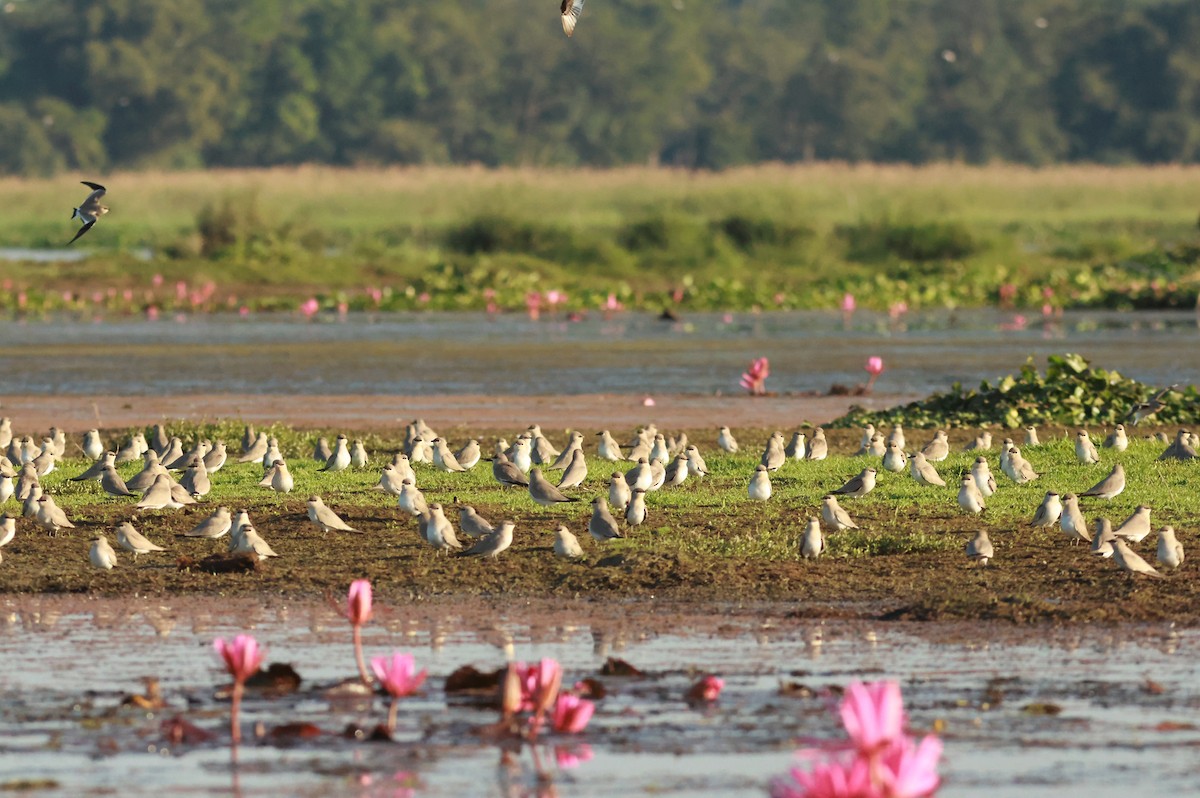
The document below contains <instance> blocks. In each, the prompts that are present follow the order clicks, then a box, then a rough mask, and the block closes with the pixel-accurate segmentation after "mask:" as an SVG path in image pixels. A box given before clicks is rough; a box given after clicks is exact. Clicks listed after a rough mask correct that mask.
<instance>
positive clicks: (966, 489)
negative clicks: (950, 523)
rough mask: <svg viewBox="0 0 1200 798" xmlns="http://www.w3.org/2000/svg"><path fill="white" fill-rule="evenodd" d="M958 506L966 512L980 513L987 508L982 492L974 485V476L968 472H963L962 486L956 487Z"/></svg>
mask: <svg viewBox="0 0 1200 798" xmlns="http://www.w3.org/2000/svg"><path fill="white" fill-rule="evenodd" d="M958 506H959V507H961V508H963V509H964V510H966V511H967V512H968V513H975V514H978V513H982V512H983V511H984V510H986V509H987V505H986V504H984V501H983V494H982V493H981V492H980V491H979V488H978V487H976V485H975V477H973V476H971V475H970V474H963V477H962V486H961V487H959V489H958Z"/></svg>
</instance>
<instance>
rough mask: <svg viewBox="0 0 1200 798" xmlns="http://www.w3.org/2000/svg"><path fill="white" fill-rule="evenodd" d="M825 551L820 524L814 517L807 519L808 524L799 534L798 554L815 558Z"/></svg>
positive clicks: (810, 558)
mask: <svg viewBox="0 0 1200 798" xmlns="http://www.w3.org/2000/svg"><path fill="white" fill-rule="evenodd" d="M824 551H825V537H824V536H823V535H822V534H821V524H820V523H819V522H818V521H817V519H815V518H810V519H808V526H806V527H805V528H804V534H803V535H801V536H800V556H801V557H804V558H805V559H809V560H815V559H816V558H817V557H820V556H821V553H822V552H824Z"/></svg>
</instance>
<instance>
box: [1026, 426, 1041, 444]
mask: <svg viewBox="0 0 1200 798" xmlns="http://www.w3.org/2000/svg"><path fill="white" fill-rule="evenodd" d="M1041 444H1042V442H1041V441H1039V440H1038V434H1037V427H1035V426H1033V425H1032V424H1030V425H1029V426H1028V427H1026V428H1025V445H1026V446H1041Z"/></svg>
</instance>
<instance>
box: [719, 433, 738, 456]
mask: <svg viewBox="0 0 1200 798" xmlns="http://www.w3.org/2000/svg"><path fill="white" fill-rule="evenodd" d="M717 446H718V447H720V448H721V450H722V451H726V452H729V453H730V454H737V450H738V442H737V439H736V438H734V437H733V433H732V432H730V431H729V427H721V429H720V430H718V431H717Z"/></svg>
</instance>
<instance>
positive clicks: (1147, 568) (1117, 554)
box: [1112, 538, 1164, 579]
mask: <svg viewBox="0 0 1200 798" xmlns="http://www.w3.org/2000/svg"><path fill="white" fill-rule="evenodd" d="M1112 546H1113V559H1114V560H1116V562H1117V565H1119V566H1121V568H1122V570H1125V571H1128V572H1129V573H1131V574H1145V575H1146V576H1154V577H1157V578H1159V579H1162V578H1164V577H1163V575H1162V574H1160V573H1159V572H1158V571H1157V570H1155V568H1154V566H1153V565H1151V564H1150V563H1148V562H1146V561H1145V560H1144V559H1142V555H1140V554H1138V553H1137V552H1136V551H1134V550H1133V549H1131V548H1129V544H1128V543H1126V542H1125V541H1124V540H1122V539H1121V538H1116V539H1115V540H1113V542H1112Z"/></svg>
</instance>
